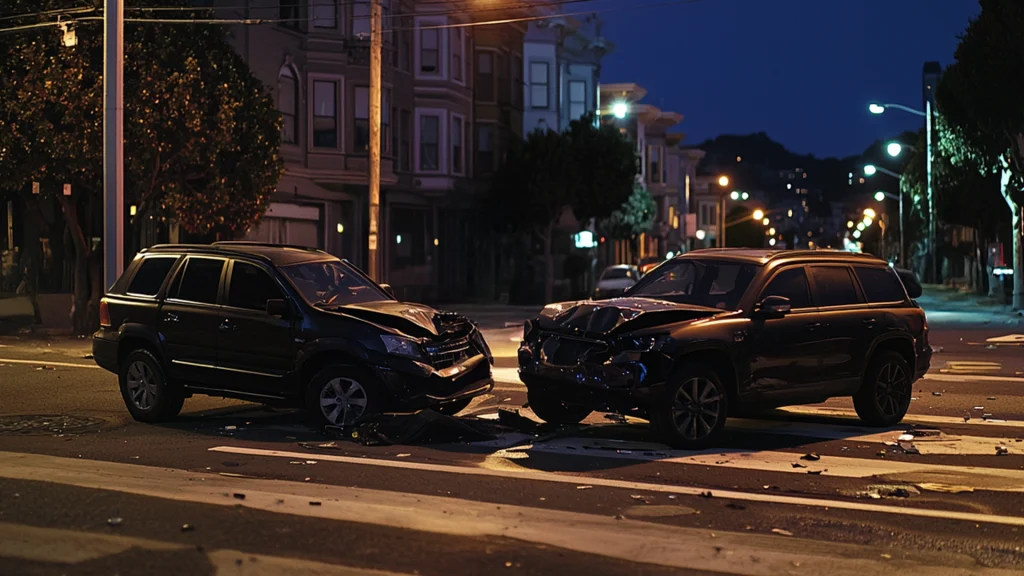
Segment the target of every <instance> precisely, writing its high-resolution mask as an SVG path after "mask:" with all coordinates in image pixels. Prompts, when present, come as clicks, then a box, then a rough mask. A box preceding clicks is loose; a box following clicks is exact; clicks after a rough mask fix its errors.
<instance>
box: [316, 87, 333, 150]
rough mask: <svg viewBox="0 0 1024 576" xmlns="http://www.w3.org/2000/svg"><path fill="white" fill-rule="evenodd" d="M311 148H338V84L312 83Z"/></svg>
mask: <svg viewBox="0 0 1024 576" xmlns="http://www.w3.org/2000/svg"><path fill="white" fill-rule="evenodd" d="M313 146H315V147H317V148H337V147H338V83H337V82H335V81H333V80H316V81H315V82H313Z"/></svg>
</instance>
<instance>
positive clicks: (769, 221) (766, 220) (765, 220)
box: [761, 218, 772, 226]
mask: <svg viewBox="0 0 1024 576" xmlns="http://www.w3.org/2000/svg"><path fill="white" fill-rule="evenodd" d="M771 223H772V221H771V220H769V219H768V218H765V219H764V220H761V224H764V225H765V226H767V225H769V224H771Z"/></svg>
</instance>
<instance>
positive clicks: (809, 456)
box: [800, 452, 821, 462]
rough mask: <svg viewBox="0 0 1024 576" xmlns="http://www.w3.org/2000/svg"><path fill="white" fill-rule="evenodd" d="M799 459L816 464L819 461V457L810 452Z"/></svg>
mask: <svg viewBox="0 0 1024 576" xmlns="http://www.w3.org/2000/svg"><path fill="white" fill-rule="evenodd" d="M800 459H801V460H809V461H811V462H817V461H818V460H821V456H818V455H817V454H815V453H814V452H811V453H809V454H804V455H803V456H801V457H800Z"/></svg>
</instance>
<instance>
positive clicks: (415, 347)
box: [380, 334, 423, 360]
mask: <svg viewBox="0 0 1024 576" xmlns="http://www.w3.org/2000/svg"><path fill="white" fill-rule="evenodd" d="M380 339H381V341H382V342H384V347H385V348H387V350H388V354H394V355H395V356H405V357H406V358H415V359H416V360H422V359H423V349H422V348H420V344H419V342H417V341H415V340H412V339H411V338H403V337H401V336H391V335H389V334H385V335H383V336H381V337H380Z"/></svg>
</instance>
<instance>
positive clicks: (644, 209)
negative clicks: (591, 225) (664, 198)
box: [597, 185, 658, 252]
mask: <svg viewBox="0 0 1024 576" xmlns="http://www.w3.org/2000/svg"><path fill="white" fill-rule="evenodd" d="M657 210H658V208H657V205H655V203H654V198H652V197H651V193H650V192H649V191H648V190H647V189H646V188H644V187H643V186H640V185H634V186H633V193H632V194H630V196H629V198H628V199H627V200H626V201H625V202H624V203H623V204H622V205H621V206H619V208H618V209H616V210H615V211H614V212H612V213H611V215H609V216H608V217H607V218H602V219H601V220H599V221H598V223H597V228H598V230H600V231H601V233H602V234H604V235H606V236H608V237H609V238H615V239H619V240H629V241H630V245H631V246H632V249H633V251H634V252H635V251H636V248H637V246H636V240H637V237H638V236H640V235H641V234H643V233H645V232H648V231H649V230H650V229H651V225H652V224H654V217H655V216H656V213H657Z"/></svg>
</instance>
